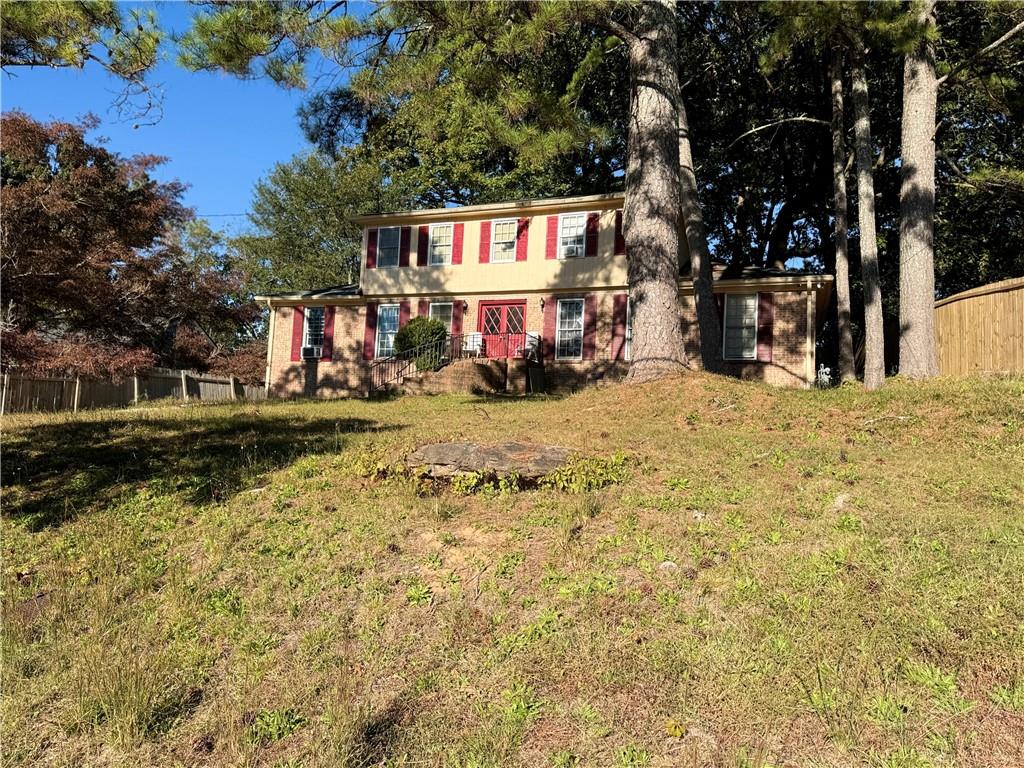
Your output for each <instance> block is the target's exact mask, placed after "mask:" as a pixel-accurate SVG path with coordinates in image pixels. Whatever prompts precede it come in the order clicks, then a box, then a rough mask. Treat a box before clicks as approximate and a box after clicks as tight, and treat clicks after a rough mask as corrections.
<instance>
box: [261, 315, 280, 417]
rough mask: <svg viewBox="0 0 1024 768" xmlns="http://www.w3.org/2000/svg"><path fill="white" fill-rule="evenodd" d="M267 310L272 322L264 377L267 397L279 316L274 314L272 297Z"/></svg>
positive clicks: (268, 335) (268, 320)
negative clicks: (275, 331)
mask: <svg viewBox="0 0 1024 768" xmlns="http://www.w3.org/2000/svg"><path fill="white" fill-rule="evenodd" d="M267 311H268V312H269V313H270V315H269V317H268V318H267V322H269V323H270V331H269V333H268V334H267V371H266V374H265V375H264V377H263V388H264V391H265V392H266V395H267V397H268V398H269V397H270V373H271V370H272V368H271V360H272V358H273V354H274V328H275V327H276V326H277V318H276V317H275V316H274V307H273V306H272V305H271V303H270V299H267Z"/></svg>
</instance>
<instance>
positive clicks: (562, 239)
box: [558, 213, 587, 259]
mask: <svg viewBox="0 0 1024 768" xmlns="http://www.w3.org/2000/svg"><path fill="white" fill-rule="evenodd" d="M586 235H587V214H585V213H563V214H562V215H561V216H559V217H558V258H560V259H574V258H576V257H577V256H582V255H583V253H584V250H585V248H586Z"/></svg>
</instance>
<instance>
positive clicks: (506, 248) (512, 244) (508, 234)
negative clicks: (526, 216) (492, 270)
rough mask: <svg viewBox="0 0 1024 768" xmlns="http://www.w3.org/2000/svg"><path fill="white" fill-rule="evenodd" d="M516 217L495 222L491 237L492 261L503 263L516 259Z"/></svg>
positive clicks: (517, 223)
mask: <svg viewBox="0 0 1024 768" xmlns="http://www.w3.org/2000/svg"><path fill="white" fill-rule="evenodd" d="M518 226H519V222H518V221H517V220H516V219H499V220H498V221H496V222H494V234H493V237H492V239H491V261H492V262H495V263H498V264H503V263H505V262H509V261H515V260H516V229H517V228H518Z"/></svg>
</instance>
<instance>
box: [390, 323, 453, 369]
mask: <svg viewBox="0 0 1024 768" xmlns="http://www.w3.org/2000/svg"><path fill="white" fill-rule="evenodd" d="M447 336H448V328H447V327H445V324H444V323H442V322H441V321H440V320H431V319H429V318H427V317H414V318H413V319H412V320H410V321H409V322H408V323H406V324H405V325H403V326H402V327H401V328H399V329H398V333H396V334H395V354H396V355H401V354H403V353H405V352H408V351H410V350H413V349H416V348H417V347H422V346H423V345H425V344H433V343H435V342H436V344H437V346H436V348H434V349H430V350H428V351H427V352H425V353H423V354H420V355H418V356H417V357H416V367H417V368H419V369H420V370H425V369H428V368H433V367H434V366H436V365H437V364H438V363H439V362H440V357H439V350H441V349H442V348H443V345H444V340H445V338H447Z"/></svg>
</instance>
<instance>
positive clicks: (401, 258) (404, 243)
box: [398, 227, 412, 267]
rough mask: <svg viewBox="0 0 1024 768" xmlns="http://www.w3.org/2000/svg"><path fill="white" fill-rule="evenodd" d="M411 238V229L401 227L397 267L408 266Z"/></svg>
mask: <svg viewBox="0 0 1024 768" xmlns="http://www.w3.org/2000/svg"><path fill="white" fill-rule="evenodd" d="M411 238H412V227H402V233H401V235H399V240H398V266H400V267H408V266H409V241H410V239H411Z"/></svg>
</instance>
